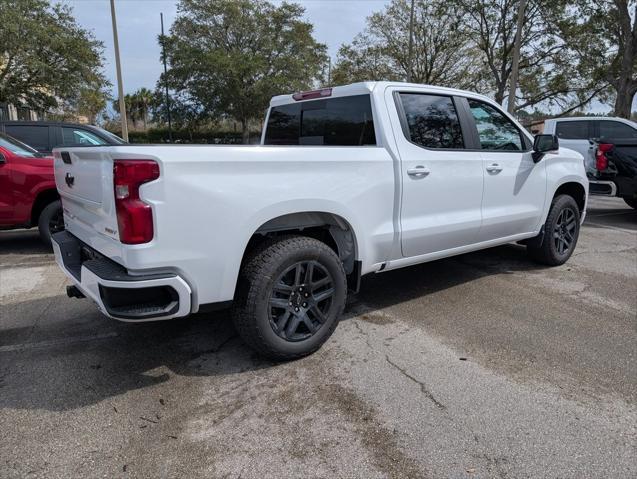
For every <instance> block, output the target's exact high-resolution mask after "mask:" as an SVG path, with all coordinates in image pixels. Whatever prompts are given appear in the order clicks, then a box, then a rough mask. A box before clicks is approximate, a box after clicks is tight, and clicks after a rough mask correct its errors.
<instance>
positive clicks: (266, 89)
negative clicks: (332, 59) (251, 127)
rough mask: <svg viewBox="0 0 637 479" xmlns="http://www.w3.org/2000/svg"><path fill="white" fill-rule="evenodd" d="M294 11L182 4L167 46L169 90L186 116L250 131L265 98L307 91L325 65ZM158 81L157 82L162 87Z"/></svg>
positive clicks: (186, 0) (252, 4)
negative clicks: (224, 120)
mask: <svg viewBox="0 0 637 479" xmlns="http://www.w3.org/2000/svg"><path fill="white" fill-rule="evenodd" d="M303 12H304V9H303V8H302V7H301V6H300V5H297V4H292V3H285V2H284V3H282V4H281V5H280V6H275V5H273V4H271V3H269V2H267V1H262V0H255V1H249V0H237V1H233V2H228V1H224V0H181V1H180V3H179V7H178V15H177V19H176V20H175V23H174V24H173V26H172V27H171V29H170V34H169V35H168V36H167V37H166V38H164V39H161V38H160V41H163V42H164V43H165V48H166V59H167V61H168V65H169V70H168V74H167V81H168V85H169V87H170V88H171V89H172V90H173V91H174V92H175V94H176V97H178V98H179V102H177V104H179V105H186V106H188V105H189V104H190V105H189V106H188V107H187V109H188V111H189V112H197V114H198V115H203V116H205V117H209V118H213V117H215V116H216V117H229V118H232V119H235V120H236V121H239V122H240V123H241V125H242V128H243V133H244V140H246V141H247V135H248V123H249V121H250V120H252V119H255V118H262V116H263V112H264V110H265V109H266V108H267V105H268V102H269V100H270V97H272V96H273V95H276V94H280V93H285V92H290V91H296V90H303V89H307V88H311V87H312V86H313V84H314V82H315V81H316V80H317V79H318V78H319V77H320V75H321V72H322V71H323V69H324V65H325V64H326V62H327V56H326V47H325V45H323V44H320V43H318V42H317V41H316V40H315V39H314V37H313V36H312V30H313V27H312V25H311V24H309V23H307V22H304V21H303V20H302V15H303ZM163 81H164V78H163V76H162V79H161V80H160V82H163Z"/></svg>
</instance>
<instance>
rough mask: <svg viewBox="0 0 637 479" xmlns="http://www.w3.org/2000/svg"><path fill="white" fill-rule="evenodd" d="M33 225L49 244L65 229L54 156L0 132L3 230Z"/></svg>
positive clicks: (1, 215)
mask: <svg viewBox="0 0 637 479" xmlns="http://www.w3.org/2000/svg"><path fill="white" fill-rule="evenodd" d="M32 226H37V227H38V228H39V230H40V237H41V238H42V240H43V241H44V242H45V243H47V244H50V243H51V234H52V233H56V232H59V231H62V230H63V229H64V218H63V216H62V205H61V203H60V197H59V195H58V192H57V190H56V188H55V178H54V175H53V157H51V156H45V155H43V154H42V153H39V152H38V151H36V150H35V149H33V148H31V147H29V146H27V145H25V144H24V143H22V142H20V141H18V140H16V139H15V138H11V137H10V136H7V135H4V134H2V133H0V230H6V229H15V228H30V227H32Z"/></svg>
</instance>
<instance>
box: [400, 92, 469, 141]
mask: <svg viewBox="0 0 637 479" xmlns="http://www.w3.org/2000/svg"><path fill="white" fill-rule="evenodd" d="M400 101H401V103H402V106H403V110H404V112H405V121H406V123H407V128H408V132H409V139H410V140H411V141H412V142H413V143H416V144H417V145H420V146H424V147H425V148H454V149H461V148H464V141H463V138H462V129H461V128H460V120H459V119H458V113H457V112H456V108H455V106H454V104H453V100H452V99H451V98H450V97H448V96H438V95H427V94H422V93H401V94H400Z"/></svg>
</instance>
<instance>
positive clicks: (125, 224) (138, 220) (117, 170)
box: [113, 160, 159, 244]
mask: <svg viewBox="0 0 637 479" xmlns="http://www.w3.org/2000/svg"><path fill="white" fill-rule="evenodd" d="M157 178H159V165H158V164H157V162H155V161H153V160H115V163H114V165H113V188H114V190H115V209H116V210H117V225H118V228H119V239H120V241H121V242H122V243H125V244H140V243H148V242H149V241H150V240H152V239H153V234H154V231H153V210H152V208H151V206H150V205H149V204H146V203H144V202H143V201H142V200H141V199H140V198H139V187H140V186H141V185H143V184H144V183H148V182H149V181H153V180H156V179H157Z"/></svg>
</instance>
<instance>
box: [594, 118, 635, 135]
mask: <svg viewBox="0 0 637 479" xmlns="http://www.w3.org/2000/svg"><path fill="white" fill-rule="evenodd" d="M599 136H600V137H602V138H616V139H620V138H637V130H635V129H634V128H632V127H630V126H629V125H626V124H625V123H620V122H618V121H600V122H599Z"/></svg>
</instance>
